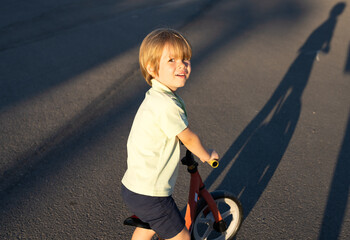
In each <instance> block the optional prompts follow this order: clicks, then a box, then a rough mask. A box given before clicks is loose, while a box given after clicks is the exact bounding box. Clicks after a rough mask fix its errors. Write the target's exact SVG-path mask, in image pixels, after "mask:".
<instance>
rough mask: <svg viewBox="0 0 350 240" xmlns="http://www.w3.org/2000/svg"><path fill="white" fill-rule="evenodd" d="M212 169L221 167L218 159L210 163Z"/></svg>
mask: <svg viewBox="0 0 350 240" xmlns="http://www.w3.org/2000/svg"><path fill="white" fill-rule="evenodd" d="M208 163H209V165H210V166H211V167H212V168H217V167H218V166H219V161H218V160H217V159H214V160H211V161H209V162H208Z"/></svg>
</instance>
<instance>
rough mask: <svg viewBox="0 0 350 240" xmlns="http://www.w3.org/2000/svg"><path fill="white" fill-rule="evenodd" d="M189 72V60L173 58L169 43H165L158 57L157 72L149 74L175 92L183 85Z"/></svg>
mask: <svg viewBox="0 0 350 240" xmlns="http://www.w3.org/2000/svg"><path fill="white" fill-rule="evenodd" d="M190 73H191V62H190V60H184V59H179V58H175V57H174V54H173V53H172V51H171V47H169V45H165V47H164V49H163V53H162V57H161V58H160V63H159V71H158V74H151V75H152V76H154V78H155V79H156V80H158V81H159V82H161V83H162V84H164V85H165V86H167V87H168V88H169V89H170V90H172V91H173V92H175V91H176V90H177V89H178V88H180V87H183V86H185V83H186V81H187V79H188V78H189V76H190Z"/></svg>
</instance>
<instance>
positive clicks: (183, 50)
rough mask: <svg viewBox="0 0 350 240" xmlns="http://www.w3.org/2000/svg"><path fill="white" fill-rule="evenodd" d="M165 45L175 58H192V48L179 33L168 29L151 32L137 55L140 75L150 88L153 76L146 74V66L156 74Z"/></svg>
mask: <svg viewBox="0 0 350 240" xmlns="http://www.w3.org/2000/svg"><path fill="white" fill-rule="evenodd" d="M166 45H169V46H170V49H171V51H172V52H173V54H174V57H175V58H180V59H185V60H190V59H191V57H192V47H191V45H190V43H189V41H188V40H187V39H186V38H185V37H184V36H183V35H182V34H181V33H179V32H178V31H176V30H173V29H169V28H159V29H156V30H153V31H152V32H151V33H149V34H148V35H147V36H146V37H145V39H143V41H142V44H141V47H140V53H139V62H140V68H141V73H142V75H143V77H144V78H145V80H146V82H147V83H148V84H149V85H150V86H152V83H151V80H152V78H153V77H154V76H151V74H149V73H148V71H147V66H151V67H152V68H153V72H156V73H158V71H159V62H160V58H161V56H162V53H163V49H164V47H165V46H166Z"/></svg>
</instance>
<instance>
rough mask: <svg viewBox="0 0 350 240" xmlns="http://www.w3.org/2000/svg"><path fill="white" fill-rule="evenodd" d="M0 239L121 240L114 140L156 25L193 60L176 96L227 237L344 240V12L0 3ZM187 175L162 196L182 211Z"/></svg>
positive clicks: (347, 221) (181, 4) (120, 138)
mask: <svg viewBox="0 0 350 240" xmlns="http://www.w3.org/2000/svg"><path fill="white" fill-rule="evenodd" d="M0 13H1V14H0V20H1V21H0V36H1V37H0V63H1V64H0V178H1V179H0V190H1V193H0V198H1V200H0V213H1V214H0V216H1V217H0V239H129V238H130V235H131V233H132V229H131V228H129V227H124V226H123V225H122V222H123V219H124V218H125V217H127V216H128V215H129V214H130V213H129V212H128V210H127V209H126V208H125V206H124V205H123V203H122V200H121V197H120V180H121V178H122V176H123V173H124V171H125V168H126V140H127V137H128V132H129V129H130V126H131V123H132V120H133V117H134V114H135V112H136V110H137V107H138V105H139V104H140V102H141V101H142V99H143V96H144V93H145V91H147V88H148V87H147V85H146V83H145V81H144V80H143V79H142V77H141V74H140V73H139V70H138V63H137V61H138V47H139V44H140V42H141V41H142V39H143V37H144V36H145V35H146V34H147V33H148V32H150V31H151V30H152V29H154V28H156V27H165V26H166V27H173V28H176V29H179V30H180V31H182V32H183V33H184V34H185V35H186V36H187V37H188V38H189V40H190V41H191V43H192V46H193V49H194V57H193V59H192V68H193V69H192V74H191V78H190V80H189V81H188V83H187V85H186V87H185V88H184V89H181V90H179V94H180V95H181V96H182V97H183V99H184V100H185V102H186V106H187V110H188V112H189V120H190V125H191V127H192V128H193V129H194V130H195V131H196V132H197V133H198V134H199V135H200V136H201V138H202V140H203V142H204V143H205V145H206V146H208V147H210V148H215V149H216V150H217V151H218V152H219V153H220V155H221V163H220V166H219V168H217V169H215V170H212V169H210V167H208V166H201V167H200V171H201V173H202V175H203V179H204V180H205V182H206V186H207V187H208V188H210V189H211V190H214V189H225V190H228V191H231V192H233V193H234V194H235V195H237V196H239V198H240V200H241V202H242V204H243V207H244V210H245V220H244V223H243V225H242V228H241V230H240V232H239V234H238V236H237V239H344V240H345V239H349V238H350V212H349V209H350V208H349V198H350V197H349V185H350V178H349V176H348V175H349V172H350V162H349V159H350V152H349V151H350V115H349V110H350V109H349V105H350V104H349V103H350V94H349V92H350V91H349V90H350V31H349V30H348V29H349V27H348V26H349V23H350V5H349V3H348V2H340V1H330V0H318V1H316V0H310V1H302V0H287V1H277V0H268V1H257V0H248V1H247V0H236V1H229V0H226V1H224V0H222V1H209V0H206V1H199V0H181V1H166V2H164V1H159V0H158V1H156V0H154V1H141V0H133V1H121V0H120V1H116V0H114V1H111V0H103V1H101V0H100V1H96V0H90V1H77V0H75V1H66V0H64V1H58V2H52V3H51V2H47V1H40V0H39V1H35V2H34V3H33V2H28V1H15V2H14V1H5V2H3V3H2V6H1V8H0ZM187 175H188V173H187V172H186V171H185V168H181V171H180V176H179V180H178V184H177V188H176V191H175V193H174V197H175V199H176V200H177V203H178V206H179V207H180V208H181V209H183V208H184V206H185V202H186V198H187V189H188V176H187Z"/></svg>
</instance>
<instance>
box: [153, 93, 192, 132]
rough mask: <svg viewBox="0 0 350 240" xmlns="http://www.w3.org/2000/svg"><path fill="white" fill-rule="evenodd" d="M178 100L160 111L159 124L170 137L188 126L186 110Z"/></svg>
mask: <svg viewBox="0 0 350 240" xmlns="http://www.w3.org/2000/svg"><path fill="white" fill-rule="evenodd" d="M180 105H181V104H180V103H177V102H176V100H174V99H172V102H171V103H169V104H168V106H166V108H164V109H163V110H162V112H161V113H160V118H159V125H160V128H161V129H162V131H163V132H164V133H165V135H167V137H168V138H172V137H175V136H176V135H178V134H179V133H181V132H182V131H183V130H185V129H186V128H187V126H188V120H187V116H186V110H185V109H183V108H182V106H180Z"/></svg>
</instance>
